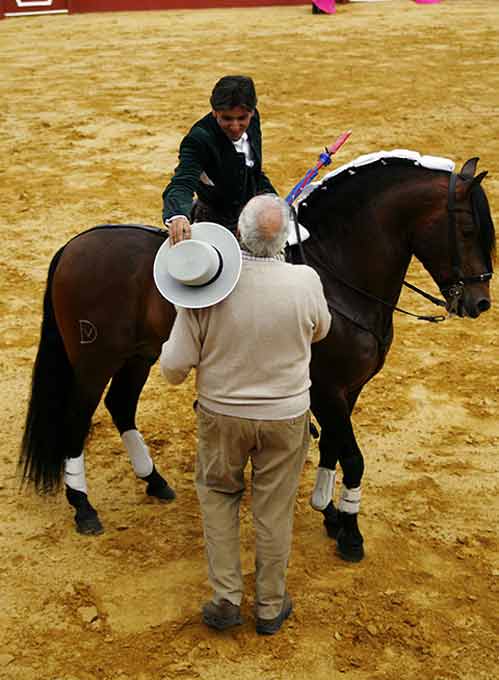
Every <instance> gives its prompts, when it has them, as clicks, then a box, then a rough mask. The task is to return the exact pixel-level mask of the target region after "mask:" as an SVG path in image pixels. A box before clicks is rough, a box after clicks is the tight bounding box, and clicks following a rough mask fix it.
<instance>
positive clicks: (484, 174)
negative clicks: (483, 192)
mask: <svg viewBox="0 0 499 680" xmlns="http://www.w3.org/2000/svg"><path fill="white" fill-rule="evenodd" d="M488 174H489V173H488V170H484V171H483V172H481V173H480V174H479V175H477V176H476V177H473V184H474V185H476V184H480V183H481V181H482V179H484V178H485V177H487V175H488Z"/></svg>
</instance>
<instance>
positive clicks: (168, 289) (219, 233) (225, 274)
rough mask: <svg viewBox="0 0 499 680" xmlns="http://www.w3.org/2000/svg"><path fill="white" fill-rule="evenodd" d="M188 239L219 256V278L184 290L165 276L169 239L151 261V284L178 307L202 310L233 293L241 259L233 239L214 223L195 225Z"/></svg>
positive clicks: (171, 278) (173, 280)
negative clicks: (152, 278) (220, 267)
mask: <svg viewBox="0 0 499 680" xmlns="http://www.w3.org/2000/svg"><path fill="white" fill-rule="evenodd" d="M191 234H192V238H193V239H196V240H197V241H204V242H205V243H209V244H210V245H212V246H214V247H215V248H216V249H217V250H218V251H219V253H220V255H221V256H222V261H223V267H222V271H221V273H220V276H219V277H218V278H217V279H216V280H215V281H214V282H213V283H210V284H209V285H207V286H186V285H184V284H182V283H179V282H178V281H177V280H176V279H174V278H173V277H172V276H170V274H169V273H168V269H167V266H166V256H167V253H168V249H169V248H170V247H172V246H170V239H169V238H168V239H166V241H165V242H164V243H163V245H162V246H161V248H160V249H159V250H158V252H157V253H156V257H155V259H154V267H153V276H154V282H155V284H156V287H157V289H158V290H159V292H160V293H161V295H162V296H163V297H164V298H166V299H167V300H168V301H169V302H172V303H173V304H174V305H177V306H178V307H186V308H187V309H202V308H203V307H211V306H212V305H216V304H217V303H218V302H221V301H222V300H223V299H224V298H226V297H227V296H228V295H230V293H232V291H233V290H234V288H235V286H236V284H237V282H238V280H239V276H240V274H241V266H242V256H241V249H240V247H239V243H238V241H237V239H236V238H235V236H234V235H233V234H232V233H231V232H230V231H229V230H228V229H226V228H225V227H222V226H221V225H220V224H216V223H215V222H195V223H194V224H193V225H192V226H191Z"/></svg>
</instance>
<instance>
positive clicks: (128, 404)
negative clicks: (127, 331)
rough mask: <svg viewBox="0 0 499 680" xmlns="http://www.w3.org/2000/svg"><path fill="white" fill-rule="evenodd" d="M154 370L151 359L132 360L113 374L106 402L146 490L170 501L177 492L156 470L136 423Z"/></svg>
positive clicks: (136, 358) (163, 499)
mask: <svg viewBox="0 0 499 680" xmlns="http://www.w3.org/2000/svg"><path fill="white" fill-rule="evenodd" d="M150 370H151V363H150V361H149V360H147V359H144V358H142V357H139V356H136V357H133V358H132V359H129V360H128V361H127V362H126V363H125V364H124V366H123V367H122V368H121V369H120V370H119V371H118V372H117V373H116V375H115V376H114V377H113V379H112V381H111V386H110V387H109V390H108V392H107V394H106V398H105V400H104V403H105V405H106V408H107V409H108V411H109V413H110V414H111V417H112V419H113V422H114V424H115V426H116V428H117V430H118V432H119V433H120V435H121V440H122V442H123V445H124V446H125V449H126V451H127V453H128V456H129V458H130V461H131V463H132V466H133V469H134V472H135V474H136V475H137V477H138V478H139V479H142V480H143V481H145V482H146V483H147V487H146V493H147V494H148V495H149V496H153V497H155V498H159V499H160V500H161V501H164V502H166V501H171V500H173V499H174V498H175V492H174V491H173V489H172V488H171V487H170V485H169V484H168V482H167V481H166V479H164V478H163V477H162V476H161V475H160V474H159V472H158V471H157V470H156V467H155V465H154V463H153V460H152V458H151V454H150V452H149V448H148V446H147V444H146V443H145V442H144V439H143V437H142V435H141V433H140V432H139V431H138V430H137V427H136V424H135V414H136V412H137V404H138V401H139V397H140V393H141V391H142V388H143V387H144V385H145V383H146V380H147V378H148V376H149V371H150Z"/></svg>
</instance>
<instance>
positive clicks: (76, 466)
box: [64, 452, 87, 494]
mask: <svg viewBox="0 0 499 680" xmlns="http://www.w3.org/2000/svg"><path fill="white" fill-rule="evenodd" d="M64 483H65V484H67V485H68V486H69V487H70V488H71V489H74V490H75V491H81V492H82V493H85V494H86V493H87V480H86V478H85V455H84V453H83V452H82V453H81V455H80V456H78V458H66V460H65V461H64Z"/></svg>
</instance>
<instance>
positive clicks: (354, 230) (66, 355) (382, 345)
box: [20, 159, 495, 561]
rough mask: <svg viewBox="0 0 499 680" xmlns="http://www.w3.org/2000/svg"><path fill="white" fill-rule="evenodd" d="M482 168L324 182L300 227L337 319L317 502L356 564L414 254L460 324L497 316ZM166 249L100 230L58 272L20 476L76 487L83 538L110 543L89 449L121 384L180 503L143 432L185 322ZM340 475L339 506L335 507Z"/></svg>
mask: <svg viewBox="0 0 499 680" xmlns="http://www.w3.org/2000/svg"><path fill="white" fill-rule="evenodd" d="M477 160H478V159H471V160H470V161H467V162H466V163H465V165H464V166H463V168H462V170H461V172H460V173H459V174H455V173H453V172H452V173H451V172H449V171H443V170H431V169H428V168H425V167H420V166H418V165H417V164H416V165H415V164H414V163H413V162H409V161H407V160H396V159H391V160H390V162H381V163H374V164H372V165H368V166H365V167H362V168H359V169H358V170H355V171H349V172H346V173H342V174H340V175H338V176H337V177H334V178H331V180H328V181H325V182H323V183H322V184H321V185H320V186H319V187H318V188H317V189H315V190H314V191H313V192H312V193H310V194H309V196H307V197H306V199H305V200H304V201H302V203H301V204H300V207H299V214H298V217H299V221H300V223H302V224H303V225H304V226H306V227H307V228H308V230H309V231H310V238H309V239H308V240H307V241H305V242H304V243H303V252H304V255H305V258H306V261H307V263H308V264H309V265H311V266H312V267H314V268H315V269H316V270H317V272H318V273H319V275H320V276H321V279H322V282H323V285H324V290H325V293H326V296H327V298H328V301H329V304H330V307H331V311H332V315H333V323H332V328H331V331H330V334H329V336H328V337H327V338H326V339H325V340H323V341H322V342H321V343H318V344H317V345H315V346H314V349H313V355H312V363H311V377H312V390H311V393H312V410H313V413H314V415H315V417H316V418H317V421H318V422H319V424H320V426H321V436H320V443H319V448H320V464H319V471H318V477H317V482H316V487H315V490H314V494H313V498H312V505H313V506H314V507H315V508H316V509H318V510H321V511H322V512H323V515H324V523H325V525H326V528H327V531H328V534H329V535H330V536H334V537H336V540H337V546H338V550H339V553H340V555H341V556H342V557H343V558H344V559H347V560H351V561H358V560H359V559H361V558H362V556H363V539H362V536H361V533H360V531H359V528H358V522H357V515H358V511H359V507H360V484H361V478H362V474H363V469H364V464H363V457H362V454H361V451H360V449H359V447H358V445H357V442H356V439H355V435H354V432H353V429H352V424H351V420H350V414H351V412H352V409H353V407H354V405H355V402H356V400H357V398H358V396H359V394H360V392H361V390H362V388H363V386H364V385H365V384H366V383H367V382H368V381H369V380H370V379H371V378H372V377H373V376H374V375H375V374H376V373H377V372H378V371H379V370H380V369H381V367H382V366H383V363H384V360H385V357H386V354H387V352H388V350H389V348H390V344H391V341H392V335H393V326H392V315H393V309H394V306H395V305H396V304H397V300H398V298H399V295H400V292H401V288H402V284H403V280H404V276H405V274H406V271H407V268H408V266H409V262H410V260H411V258H412V256H413V255H415V256H416V257H417V258H418V259H419V260H420V261H421V263H422V264H423V265H424V267H425V268H426V269H427V271H428V272H429V274H430V275H431V276H432V278H433V279H434V281H435V282H436V283H437V285H438V286H439V288H440V290H441V291H442V294H443V296H444V297H445V299H446V304H447V308H448V310H449V311H452V312H454V313H456V314H458V315H459V316H469V317H471V318H476V317H478V316H479V315H480V314H481V313H482V312H485V311H486V310H487V309H489V307H490V297H489V283H488V282H489V279H490V277H491V275H492V259H493V255H494V250H495V233H494V225H493V222H492V218H491V215H490V210H489V206H488V202H487V198H486V195H485V192H484V190H483V188H482V187H481V185H480V182H481V181H482V179H483V177H484V176H485V174H486V173H481V174H480V175H478V176H476V177H475V176H474V175H475V171H476V164H477ZM164 238H165V233H164V231H163V230H159V229H154V228H148V227H143V226H141V225H105V226H102V227H96V228H93V229H90V230H88V231H86V232H84V233H82V234H80V235H78V236H77V237H75V238H74V239H72V240H71V241H70V242H69V243H68V244H66V245H65V246H64V247H63V248H61V249H60V250H59V251H58V252H57V253H56V255H55V256H54V258H53V260H52V262H51V265H50V268H49V273H48V280H47V287H46V291H45V298H44V315H43V322H42V329H41V339H40V345H39V348H38V355H37V358H36V361H35V366H34V371H33V380H32V393H31V400H30V404H29V409H28V414H27V418H26V427H25V431H24V437H23V443H22V450H21V456H20V465H21V468H22V474H23V479H24V480H27V481H30V482H32V483H33V484H34V485H35V487H36V488H37V489H38V490H39V491H42V492H49V491H53V490H55V489H56V488H57V487H58V486H59V485H60V483H61V480H62V478H64V481H65V483H66V494H67V497H68V500H69V502H70V503H71V504H72V505H73V506H74V507H75V509H76V516H75V520H76V525H77V529H78V531H80V532H82V533H99V532H100V531H102V525H101V523H100V520H99V518H98V515H97V512H96V511H95V509H94V508H93V507H92V506H91V504H90V502H89V500H88V496H87V489H86V483H85V479H84V466H83V454H82V451H83V447H84V442H85V438H86V435H87V434H88V431H89V428H90V423H91V418H92V415H93V413H94V411H95V409H96V407H97V404H98V403H99V401H100V399H101V397H102V394H103V392H104V390H105V388H106V385H107V384H108V383H109V382H110V386H109V389H108V391H107V394H106V397H105V405H106V407H107V408H108V410H109V412H110V414H111V416H112V419H113V422H114V423H115V425H116V427H117V429H118V431H119V432H120V434H121V436H122V440H123V443H124V445H125V447H126V449H127V451H128V453H129V455H130V458H131V461H132V464H133V466H134V470H135V473H136V474H137V476H138V477H140V478H142V479H144V480H145V483H146V485H147V486H146V491H147V493H148V494H150V495H152V496H157V497H159V498H160V499H162V500H171V499H172V498H173V497H174V493H173V491H172V489H171V488H170V487H169V486H168V483H167V482H166V480H165V479H164V478H163V477H162V476H161V475H160V473H159V472H158V471H157V470H156V468H155V467H154V464H153V463H152V460H151V458H150V455H149V451H148V448H147V445H146V444H145V443H144V441H143V439H142V436H141V435H140V433H139V432H138V431H137V429H136V424H135V412H136V407H137V403H138V399H139V396H140V393H141V390H142V388H143V386H144V384H145V382H146V380H147V377H148V375H149V371H150V368H151V365H152V364H153V363H154V362H155V361H156V360H157V358H158V356H159V354H160V351H161V346H162V343H163V342H164V341H165V340H166V339H167V338H168V336H169V333H170V330H171V327H172V324H173V321H174V317H175V310H174V308H173V307H172V306H171V305H170V304H169V303H168V302H166V301H165V300H164V299H163V298H162V297H161V296H160V294H159V293H158V292H157V290H156V288H155V285H154V282H153V276H152V269H153V261H154V257H155V254H156V252H157V250H158V248H159V247H160V245H161V244H162V243H163V241H164ZM296 250H297V248H296V247H294V248H293V249H292V253H291V255H292V258H294V259H296V258H297V257H298V253H297V252H296ZM337 462H339V463H340V466H341V469H342V471H343V488H342V491H341V497H340V501H339V505H338V507H336V506H335V505H334V502H333V499H332V494H333V489H334V475H335V469H336V465H337Z"/></svg>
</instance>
